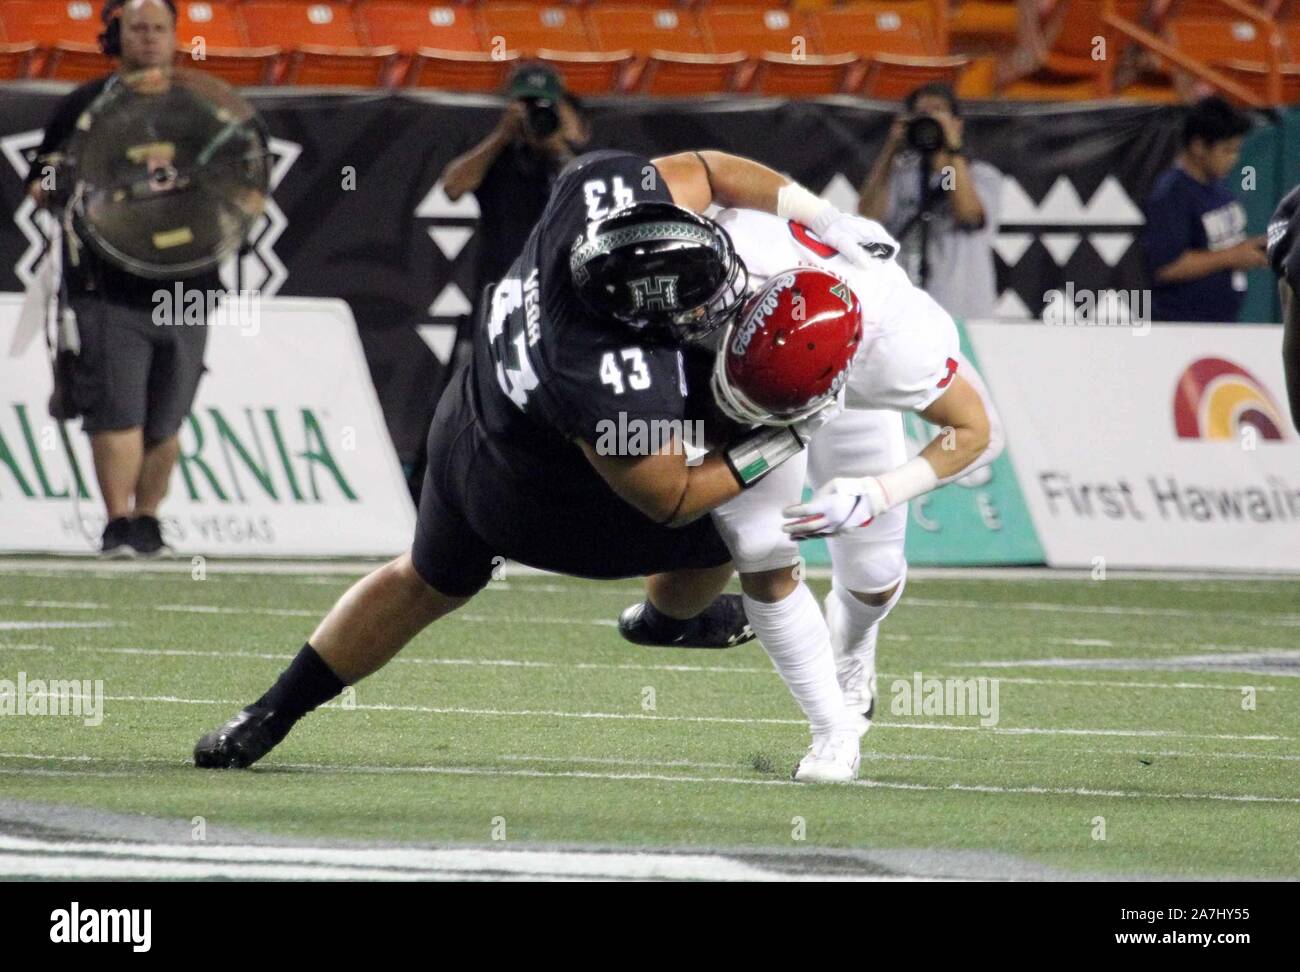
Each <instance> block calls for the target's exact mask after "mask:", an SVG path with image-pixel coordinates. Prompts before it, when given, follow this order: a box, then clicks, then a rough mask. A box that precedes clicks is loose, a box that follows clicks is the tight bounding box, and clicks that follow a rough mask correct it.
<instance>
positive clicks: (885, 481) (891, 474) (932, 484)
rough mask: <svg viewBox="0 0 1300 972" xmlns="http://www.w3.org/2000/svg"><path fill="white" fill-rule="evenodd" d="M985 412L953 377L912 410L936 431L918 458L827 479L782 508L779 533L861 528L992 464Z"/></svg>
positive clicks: (982, 402) (977, 395)
mask: <svg viewBox="0 0 1300 972" xmlns="http://www.w3.org/2000/svg"><path fill="white" fill-rule="evenodd" d="M991 408H992V406H991V405H990V404H988V403H987V399H986V397H985V395H984V394H982V389H977V388H976V387H975V386H974V385H973V384H971V382H968V381H967V380H966V379H965V378H963V377H962V376H961V375H954V376H953V378H952V381H951V382H950V383H949V385H948V387H947V389H945V391H944V393H943V394H942V395H940V396H939V397H938V398H937V399H935V400H934V401H933V402H932V403H931V404H930V405H929V406H927V407H926V408H924V409H921V410H919V411H918V412H917V414H918V415H920V416H921V417H922V418H923V419H925V420H926V421H927V422H929V423H931V424H932V425H936V426H938V427H939V434H938V435H936V436H935V437H934V438H933V439H931V440H930V442H928V443H927V444H926V446H925V448H924V449H922V450H921V452H920V454H919V455H917V456H916V457H915V458H913V459H910V460H908V461H907V462H905V463H903V464H902V465H901V466H898V467H897V468H895V469H891V470H889V471H888V472H886V473H882V474H881V475H879V476H861V477H853V476H841V477H837V478H835V479H832V480H831V481H830V482H829V483H827V484H826V485H825V486H823V487H822V488H821V489H820V490H818V491H817V494H816V495H815V496H813V497H812V498H811V499H809V500H808V501H806V502H804V503H798V504H796V505H794V506H790V507H787V508H786V510H785V516H786V522H785V524H784V525H783V527H782V529H784V530H785V531H786V532H787V533H789V534H791V535H793V536H795V537H797V538H799V539H807V538H810V537H827V536H833V535H835V534H837V533H841V532H843V531H845V530H852V529H854V528H856V527H861V526H866V525H867V524H868V523H870V522H871V521H872V520H873V519H874V518H875V517H877V516H879V515H880V514H881V513H883V512H885V511H886V510H890V509H893V508H894V507H895V506H900V505H901V504H903V503H906V502H908V501H909V500H912V499H915V498H916V497H918V496H921V495H923V494H925V493H928V492H930V490H932V489H935V488H936V487H939V486H942V485H944V484H945V483H948V482H951V481H952V480H954V479H957V478H958V477H960V476H962V475H965V474H966V473H967V472H970V471H972V470H973V469H975V468H978V467H979V466H981V465H985V464H987V463H989V462H992V461H993V459H995V458H996V457H997V454H998V453H999V452H1000V451H1001V440H1000V436H998V437H996V440H995V437H994V435H993V433H992V428H993V425H994V422H995V419H994V418H993V417H992V416H991V414H990V413H991Z"/></svg>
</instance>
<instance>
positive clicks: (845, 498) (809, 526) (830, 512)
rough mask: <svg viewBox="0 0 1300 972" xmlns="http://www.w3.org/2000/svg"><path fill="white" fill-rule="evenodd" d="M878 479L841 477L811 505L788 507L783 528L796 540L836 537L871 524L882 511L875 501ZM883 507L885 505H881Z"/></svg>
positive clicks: (818, 495)
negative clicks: (876, 480)
mask: <svg viewBox="0 0 1300 972" xmlns="http://www.w3.org/2000/svg"><path fill="white" fill-rule="evenodd" d="M874 483H875V480H874V479H873V478H871V477H869V476H868V477H865V478H862V479H854V478H852V477H839V478H836V479H832V480H831V481H830V482H829V483H827V484H826V485H825V486H823V487H822V488H821V489H819V490H817V492H816V493H814V494H813V496H812V498H811V499H809V500H808V501H807V502H804V503H798V504H796V505H794V506H787V507H786V508H785V509H784V510H783V511H782V514H783V515H784V516H785V518H786V520H785V522H784V523H783V524H781V529H782V530H784V531H785V532H786V533H788V534H790V535H791V536H792V537H794V538H795V539H796V540H810V539H812V538H813V537H833V536H835V535H836V534H837V533H844V532H846V531H848V530H856V529H858V528H859V527H864V526H866V525H867V524H868V523H870V522H871V521H872V520H873V519H874V518H875V516H876V513H877V512H879V508H878V505H877V504H878V503H879V501H878V500H876V499H873V498H872V495H871V494H872V493H873V492H879V487H876V489H875V490H872V488H871V486H872V485H873V484H874ZM879 505H880V506H883V503H880V504H879Z"/></svg>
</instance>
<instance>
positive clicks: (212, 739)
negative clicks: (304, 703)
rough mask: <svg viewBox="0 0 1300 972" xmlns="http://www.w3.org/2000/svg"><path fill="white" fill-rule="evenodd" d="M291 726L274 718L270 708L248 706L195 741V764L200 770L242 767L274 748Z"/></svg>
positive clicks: (274, 714) (251, 763)
mask: <svg viewBox="0 0 1300 972" xmlns="http://www.w3.org/2000/svg"><path fill="white" fill-rule="evenodd" d="M290 728H291V727H290V726H286V725H283V724H282V723H281V721H279V720H277V719H276V713H275V711H274V710H273V709H268V708H265V707H263V706H260V705H250V706H248V708H246V709H244V710H243V711H241V712H240V713H239V714H238V715H237V716H235V717H234V718H233V719H231V720H230V721H229V722H227V723H226V724H225V725H224V726H222V727H221V728H220V729H213V730H212V731H211V732H210V733H208V734H207V735H205V736H203V737H202V738H201V739H200V740H199V741H198V743H197V744H196V745H195V747H194V765H195V766H197V767H199V768H200V769H245V768H247V767H249V766H252V765H253V764H254V763H256V762H257V761H258V760H259V759H261V758H262V757H263V756H265V755H266V754H267V753H269V752H270V751H271V750H272V749H274V748H275V747H276V746H277V745H278V744H279V743H280V740H282V739H283V738H284V737H285V736H287V735H288V734H289V729H290Z"/></svg>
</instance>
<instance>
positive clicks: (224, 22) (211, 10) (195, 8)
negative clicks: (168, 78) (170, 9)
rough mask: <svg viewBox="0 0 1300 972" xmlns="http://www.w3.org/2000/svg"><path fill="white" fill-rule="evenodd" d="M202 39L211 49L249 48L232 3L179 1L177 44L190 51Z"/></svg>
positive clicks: (242, 24) (219, 0) (221, 1)
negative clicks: (197, 39)
mask: <svg viewBox="0 0 1300 972" xmlns="http://www.w3.org/2000/svg"><path fill="white" fill-rule="evenodd" d="M200 37H201V38H203V43H204V44H205V45H206V46H208V47H247V46H248V35H247V34H246V33H245V32H244V22H243V21H242V20H241V19H240V17H239V14H238V13H236V12H235V7H234V6H232V5H231V4H229V3H226V2H223V0H206V2H203V3H198V2H194V0H179V2H178V3H177V4H176V44H177V45H178V46H180V47H185V48H190V47H191V45H193V44H194V42H195V39H196V38H200ZM281 42H282V43H283V41H281Z"/></svg>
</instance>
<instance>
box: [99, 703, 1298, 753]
mask: <svg viewBox="0 0 1300 972" xmlns="http://www.w3.org/2000/svg"><path fill="white" fill-rule="evenodd" d="M104 701H106V702H131V703H163V704H167V705H222V706H241V705H243V704H244V703H243V702H238V701H235V700H233V699H187V698H181V697H179V696H174V695H106V696H104ZM317 711H320V712H331V711H333V712H353V711H359V712H418V713H423V714H426V715H458V716H459V715H466V716H499V717H503V718H511V719H520V718H535V719H589V720H598V721H599V720H608V721H634V722H688V723H699V724H725V725H741V726H755V725H765V726H807V722H806V721H805V720H803V719H775V718H761V717H753V716H747V717H742V716H672V715H651V714H649V713H645V712H567V711H564V710H560V709H476V708H469V707H466V706H432V705H388V704H377V703H370V704H364V705H363V704H361V703H355V704H352V705H348V706H344V705H342V704H341V703H340V702H337V701H336V702H329V703H327V704H326V705H323V706H321V708H320V709H319V710H317ZM872 729H873V731H880V730H882V729H887V730H894V729H913V730H919V731H939V732H986V733H991V734H994V735H1012V736H1026V735H1028V736H1119V737H1133V738H1144V739H1234V740H1243V741H1251V742H1281V741H1289V740H1290V739H1291V738H1292V737H1290V736H1277V735H1268V734H1257V735H1256V734H1241V733H1197V732H1179V731H1178V730H1174V729H1070V728H1045V727H1037V726H979V725H949V724H945V723H933V722H875V723H873V724H872Z"/></svg>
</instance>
